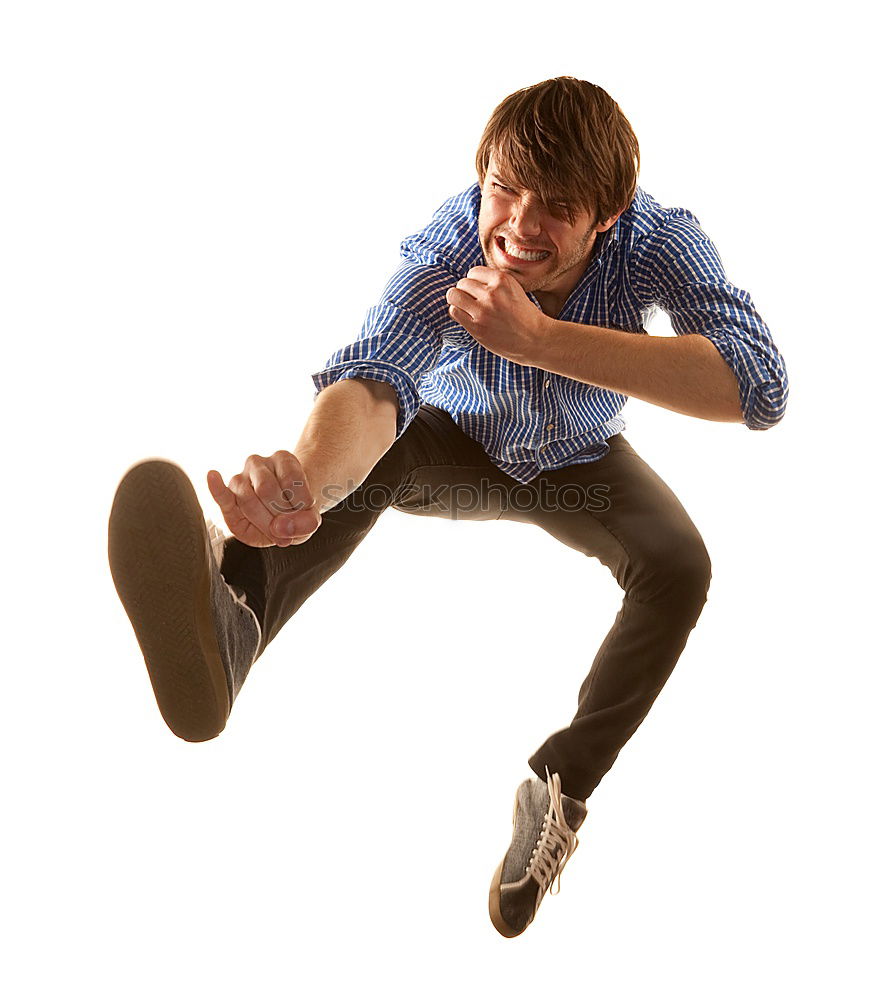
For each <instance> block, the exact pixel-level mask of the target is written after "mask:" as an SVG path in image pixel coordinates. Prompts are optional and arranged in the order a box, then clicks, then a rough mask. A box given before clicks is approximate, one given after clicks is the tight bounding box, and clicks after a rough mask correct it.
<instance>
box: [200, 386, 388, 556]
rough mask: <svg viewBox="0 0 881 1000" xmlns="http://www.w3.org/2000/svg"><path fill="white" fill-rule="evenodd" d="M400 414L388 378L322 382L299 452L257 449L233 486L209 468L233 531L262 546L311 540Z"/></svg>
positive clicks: (366, 471)
mask: <svg viewBox="0 0 881 1000" xmlns="http://www.w3.org/2000/svg"><path fill="white" fill-rule="evenodd" d="M397 414H398V396H397V393H396V392H395V390H394V388H393V386H391V385H390V384H389V383H387V382H380V381H378V380H375V379H361V378H349V379H343V380H341V381H339V382H334V383H333V384H332V385H329V386H328V387H327V388H326V389H323V390H322V391H321V392H320V393H319V394H318V398H317V399H316V400H315V404H314V406H313V408H312V412H311V413H310V414H309V418H308V419H307V421H306V425H305V427H304V428H303V432H302V434H301V435H300V439H299V441H298V442H297V445H296V450H295V452H293V453H292V452H289V451H277V452H275V453H274V454H272V455H269V456H263V455H251V456H249V457H248V459H247V460H246V462H245V468H244V470H243V471H242V472H240V473H239V474H238V475H235V476H233V477H232V479H231V480H230V481H229V485H224V482H223V478H222V477H221V475H220V473H219V472H217V471H216V470H215V469H212V470H211V471H210V472H209V473H208V488H209V490H210V491H211V495H212V496H213V497H214V499H215V500H216V501H217V503H218V505H219V507H220V509H221V511H222V512H223V518H224V520H225V521H226V524H227V527H228V528H229V530H230V531H231V532H232V534H233V535H234V536H235V537H236V538H238V539H239V540H240V541H242V542H244V543H245V544H246V545H253V546H257V547H266V546H269V545H279V546H286V545H300V544H302V543H303V542H305V541H307V539H309V538H310V537H311V536H312V535H313V534H315V532H316V531H317V530H318V528H319V527H320V526H321V515H322V514H323V513H324V512H325V511H327V510H330V508H331V507H335V506H336V505H337V504H338V503H340V501H342V500H344V499H345V498H346V497H347V496H348V495H349V494H350V493H352V492H353V491H354V490H356V489H357V488H358V487H359V486H360V485H361V483H363V482H364V480H365V479H366V478H367V477H368V476H369V475H370V473H371V471H372V469H373V467H374V465H376V463H377V462H378V461H379V460H380V458H382V456H383V455H384V454H385V453H386V452H387V451H388V449H389V448H390V447H391V446H392V444H393V443H394V440H395V434H396V429H397Z"/></svg>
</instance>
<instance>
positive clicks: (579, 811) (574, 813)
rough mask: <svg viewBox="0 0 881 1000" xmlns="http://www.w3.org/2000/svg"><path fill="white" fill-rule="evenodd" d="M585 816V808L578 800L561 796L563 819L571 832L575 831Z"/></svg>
mask: <svg viewBox="0 0 881 1000" xmlns="http://www.w3.org/2000/svg"><path fill="white" fill-rule="evenodd" d="M585 816H587V806H586V805H585V804H584V803H583V802H580V801H579V800H578V799H571V798H569V796H568V795H564V796H563V817H564V819H565V820H566V822H567V823H568V825H569V828H570V829H571V830H577V829H578V827H580V826H581V824H582V823H583V822H584V818H585Z"/></svg>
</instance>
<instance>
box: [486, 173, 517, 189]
mask: <svg viewBox="0 0 881 1000" xmlns="http://www.w3.org/2000/svg"><path fill="white" fill-rule="evenodd" d="M489 175H490V177H492V178H493V179H494V180H497V181H498V182H499V183H500V184H504V185H505V187H509V188H515V187H517V185H516V184H514V183H513V181H510V180H508V178H507V177H504V176H503V175H502V174H500V173H499V172H498V170H491V171H490V174H489Z"/></svg>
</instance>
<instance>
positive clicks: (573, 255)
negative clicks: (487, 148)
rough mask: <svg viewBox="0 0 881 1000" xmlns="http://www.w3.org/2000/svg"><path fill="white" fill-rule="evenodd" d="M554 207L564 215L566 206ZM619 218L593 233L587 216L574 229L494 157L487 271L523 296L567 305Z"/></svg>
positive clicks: (488, 194) (485, 200) (488, 183)
mask: <svg viewBox="0 0 881 1000" xmlns="http://www.w3.org/2000/svg"><path fill="white" fill-rule="evenodd" d="M552 207H554V208H555V209H557V210H558V213H559V209H561V208H564V207H565V206H552ZM620 214H621V213H620V212H619V213H618V215H620ZM618 215H615V216H613V217H612V218H611V219H607V220H605V221H604V222H602V223H599V224H597V226H596V227H592V222H593V218H592V216H591V215H590V213H588V212H585V211H583V210H582V211H580V212H579V213H578V214H577V216H576V217H575V221H574V223H573V224H570V223H569V222H567V221H566V219H565V218H562V219H561V218H558V217H557V216H555V215H553V214H551V211H550V208H549V206H547V205H544V204H543V203H542V202H541V201H540V200H539V199H538V196H537V195H536V194H534V193H533V192H531V191H527V190H522V189H520V188H518V187H517V185H516V184H515V183H514V182H513V181H511V180H509V179H508V178H507V177H506V176H505V173H504V171H503V170H502V169H501V168H499V167H498V166H497V164H496V162H495V157H493V156H491V157H490V160H489V165H488V167H487V171H486V177H485V178H484V182H483V187H482V190H481V199H480V215H479V218H478V232H479V235H480V245H481V247H482V248H483V255H484V258H485V260H486V264H487V266H488V267H495V268H498V269H499V270H502V271H506V272H507V273H508V274H510V275H511V276H512V277H513V278H515V279H516V280H517V281H518V282H519V283H520V285H521V286H522V288H523V290H524V291H526V292H539V291H543V292H549V293H551V294H553V295H554V296H555V297H559V298H560V299H561V300H563V299H565V298H566V297H567V296H568V294H569V292H571V291H572V289H573V288H574V287H575V285H576V284H577V283H578V279H579V278H580V277H581V275H582V274H583V273H584V270H585V268H586V267H587V263H588V261H589V259H590V255H591V252H592V250H593V246H594V243H595V242H596V236H597V233H602V232H605V231H606V230H607V229H610V228H611V227H612V226H613V225H614V224H615V221H616V219H617V218H618Z"/></svg>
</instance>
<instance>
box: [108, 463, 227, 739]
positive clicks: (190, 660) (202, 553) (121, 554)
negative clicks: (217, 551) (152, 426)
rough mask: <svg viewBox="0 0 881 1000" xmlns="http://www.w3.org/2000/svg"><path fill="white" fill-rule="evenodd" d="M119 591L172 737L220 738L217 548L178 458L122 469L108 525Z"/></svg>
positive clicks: (222, 698)
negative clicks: (214, 600)
mask: <svg viewBox="0 0 881 1000" xmlns="http://www.w3.org/2000/svg"><path fill="white" fill-rule="evenodd" d="M108 556H109V560H110V572H111V574H112V576H113V583H114V585H115V586H116V592H117V593H118V594H119V599H120V600H121V601H122V605H123V607H124V608H125V612H126V614H127V615H128V617H129V621H130V622H131V624H132V628H133V629H134V631H135V637H136V638H137V640H138V645H139V646H140V648H141V652H142V654H143V656H144V662H145V663H146V665H147V672H148V674H149V675H150V682H151V684H152V685H153V692H154V694H155V695H156V703H157V705H158V706H159V711H160V712H161V713H162V718H163V719H164V720H165V722H166V724H167V725H168V728H169V729H170V730H171V731H172V732H173V733H174V735H175V736H178V737H180V738H181V739H182V740H187V741H188V742H191V743H201V742H204V741H205V740H211V739H214V737H215V736H218V735H219V734H220V733H221V732H222V731H223V729H224V727H225V726H226V720H227V718H228V717H229V712H230V698H229V689H228V687H227V680H226V671H225V670H224V667H223V661H222V660H221V657H220V649H219V647H218V644H217V637H216V635H215V631H214V617H213V614H212V608H211V573H212V570H211V558H212V557H211V550H210V542H209V539H208V531H207V528H206V526H205V520H204V516H203V514H202V509H201V507H200V505H199V501H198V498H197V497H196V493H195V490H194V489H193V485H192V483H191V482H190V480H189V478H188V477H187V475H186V473H185V472H184V471H183V469H181V468H180V466H177V465H175V464H174V463H172V462H166V461H162V460H159V459H148V460H147V461H144V462H139V463H137V464H136V465H134V466H132V467H131V468H130V469H129V470H128V472H126V474H125V475H124V476H123V478H122V480H121V482H120V484H119V486H118V487H117V490H116V495H115V496H114V499H113V506H112V508H111V511H110V522H109V525H108Z"/></svg>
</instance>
